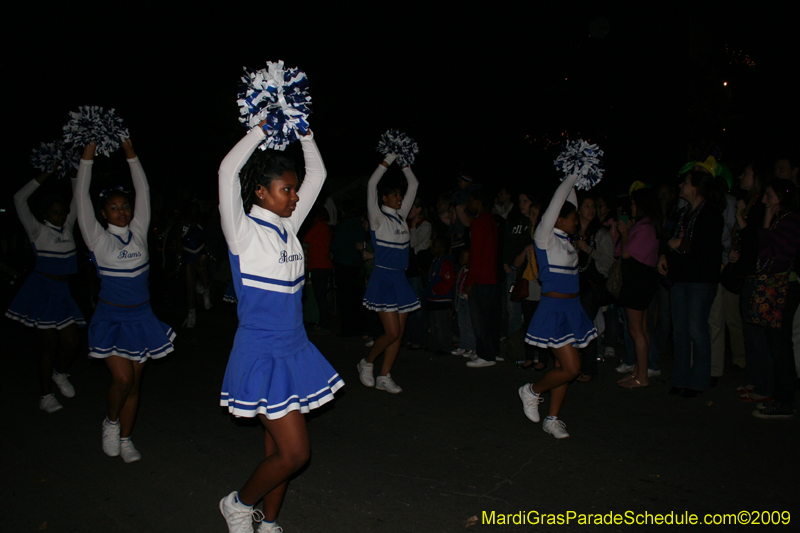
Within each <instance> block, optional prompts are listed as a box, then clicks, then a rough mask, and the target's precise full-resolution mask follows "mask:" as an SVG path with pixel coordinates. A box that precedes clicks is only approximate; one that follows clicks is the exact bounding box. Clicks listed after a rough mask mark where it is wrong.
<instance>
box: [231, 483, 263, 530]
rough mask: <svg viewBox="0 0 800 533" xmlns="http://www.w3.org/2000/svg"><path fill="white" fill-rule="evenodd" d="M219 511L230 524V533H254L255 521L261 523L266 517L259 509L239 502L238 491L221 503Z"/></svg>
mask: <svg viewBox="0 0 800 533" xmlns="http://www.w3.org/2000/svg"><path fill="white" fill-rule="evenodd" d="M219 511H220V512H221V513H222V516H223V517H224V518H225V522H227V523H228V533H253V520H258V521H261V519H262V518H263V517H264V515H263V513H262V512H261V511H259V510H258V509H254V508H252V507H248V506H247V505H245V504H243V503H241V502H237V501H236V491H233V492H231V493H230V494H228V495H227V496H225V497H224V498H222V499H221V500H220V501H219ZM260 531H261V530H260V529H259V532H260ZM267 531H269V530H267Z"/></svg>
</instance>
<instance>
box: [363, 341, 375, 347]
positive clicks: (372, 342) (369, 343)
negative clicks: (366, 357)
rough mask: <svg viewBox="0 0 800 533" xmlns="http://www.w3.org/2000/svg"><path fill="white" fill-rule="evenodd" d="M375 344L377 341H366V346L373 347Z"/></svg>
mask: <svg viewBox="0 0 800 533" xmlns="http://www.w3.org/2000/svg"><path fill="white" fill-rule="evenodd" d="M373 344H375V341H367V342H365V343H364V346H366V347H367V348H371V347H372V345H373Z"/></svg>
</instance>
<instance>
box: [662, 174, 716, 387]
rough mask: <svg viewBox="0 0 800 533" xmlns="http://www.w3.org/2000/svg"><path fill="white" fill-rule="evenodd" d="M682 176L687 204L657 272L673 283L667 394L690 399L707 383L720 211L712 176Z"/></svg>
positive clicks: (709, 382)
mask: <svg viewBox="0 0 800 533" xmlns="http://www.w3.org/2000/svg"><path fill="white" fill-rule="evenodd" d="M682 178H683V182H682V183H681V185H680V197H681V198H683V199H684V200H686V201H687V202H688V204H689V205H687V206H686V207H684V208H683V210H682V211H681V213H680V218H679V221H678V225H677V227H676V229H675V233H674V235H673V237H672V239H670V240H669V242H668V247H669V251H668V252H667V253H666V254H663V255H662V256H661V257H660V258H659V260H658V271H659V272H660V273H661V274H663V275H665V276H668V277H669V279H670V280H671V281H672V282H673V285H672V288H671V289H670V300H671V305H672V323H673V325H674V332H673V353H674V366H673V372H672V380H671V384H672V387H671V389H670V391H669V392H670V394H676V395H680V396H682V397H684V398H693V397H695V396H697V395H698V394H700V393H701V392H703V391H704V390H706V389H708V388H709V387H710V384H711V339H710V336H709V329H708V315H709V313H710V312H711V304H712V303H713V301H714V297H715V296H716V294H717V284H718V283H719V273H720V265H721V264H722V244H721V242H720V235H722V214H721V211H720V209H719V207H718V206H719V205H720V202H719V200H718V197H719V192H718V191H717V190H716V189H715V187H716V185H715V184H714V177H713V176H712V175H711V174H709V173H707V172H704V171H702V170H691V171H689V172H686V173H685V174H683V176H682Z"/></svg>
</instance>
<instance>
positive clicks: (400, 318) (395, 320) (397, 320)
mask: <svg viewBox="0 0 800 533" xmlns="http://www.w3.org/2000/svg"><path fill="white" fill-rule="evenodd" d="M378 316H379V317H380V319H381V323H382V324H383V329H384V333H383V335H381V336H380V337H378V338H377V339H376V340H375V344H373V345H372V349H371V350H370V351H369V356H367V363H374V362H375V359H377V358H378V356H379V355H380V354H381V352H383V354H384V357H383V364H382V365H381V372H380V374H379V375H381V376H385V375H386V374H388V373H389V372H391V371H392V366H393V365H394V362H395V359H397V352H399V351H400V342H401V341H402V340H403V332H404V331H405V329H406V321H407V320H408V313H397V312H396V311H392V312H386V313H378Z"/></svg>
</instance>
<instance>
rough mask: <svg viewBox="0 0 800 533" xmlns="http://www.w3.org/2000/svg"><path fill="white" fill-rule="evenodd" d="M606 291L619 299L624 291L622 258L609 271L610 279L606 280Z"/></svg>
mask: <svg viewBox="0 0 800 533" xmlns="http://www.w3.org/2000/svg"><path fill="white" fill-rule="evenodd" d="M606 290H607V291H608V292H609V293H611V296H613V297H614V298H619V293H620V291H621V290H622V258H621V257H618V258H617V259H616V260H614V264H613V265H611V269H610V270H609V271H608V278H607V279H606Z"/></svg>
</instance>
